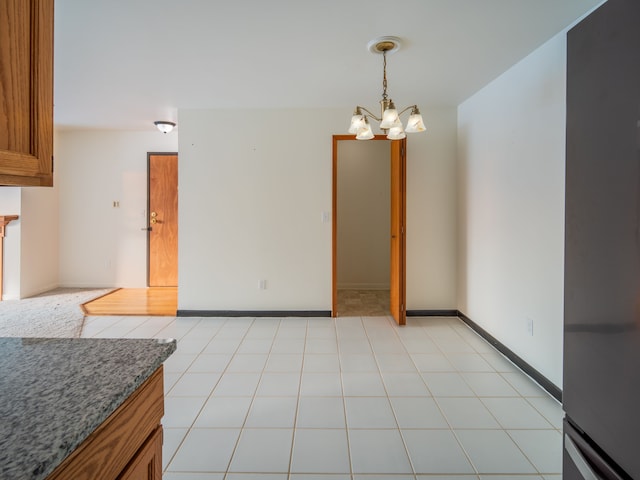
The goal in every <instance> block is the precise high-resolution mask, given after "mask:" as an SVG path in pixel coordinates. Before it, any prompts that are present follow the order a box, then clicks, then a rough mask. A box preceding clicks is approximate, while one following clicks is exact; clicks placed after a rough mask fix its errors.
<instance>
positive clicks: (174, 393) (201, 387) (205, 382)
mask: <svg viewBox="0 0 640 480" xmlns="http://www.w3.org/2000/svg"><path fill="white" fill-rule="evenodd" d="M218 380H220V374H219V373H185V374H183V375H182V376H181V377H180V379H179V380H178V381H177V382H176V383H175V385H174V386H173V388H172V389H171V391H170V392H169V396H171V397H208V396H209V395H210V394H211V392H212V391H213V389H214V387H215V386H216V384H217V383H218Z"/></svg>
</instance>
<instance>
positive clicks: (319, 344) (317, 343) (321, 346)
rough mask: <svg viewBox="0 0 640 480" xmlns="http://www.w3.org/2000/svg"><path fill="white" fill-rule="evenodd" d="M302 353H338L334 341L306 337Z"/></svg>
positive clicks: (336, 344)
mask: <svg viewBox="0 0 640 480" xmlns="http://www.w3.org/2000/svg"><path fill="white" fill-rule="evenodd" d="M304 351H305V353H338V343H337V341H336V340H335V339H327V338H312V337H311V338H309V337H307V341H306V343H305V350H304Z"/></svg>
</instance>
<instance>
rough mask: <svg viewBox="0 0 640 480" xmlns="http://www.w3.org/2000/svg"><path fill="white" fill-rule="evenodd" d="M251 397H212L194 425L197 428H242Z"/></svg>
mask: <svg viewBox="0 0 640 480" xmlns="http://www.w3.org/2000/svg"><path fill="white" fill-rule="evenodd" d="M250 405H251V397H210V398H209V399H208V400H207V401H206V403H205V404H204V407H203V408H202V411H201V412H200V414H199V415H198V418H197V419H196V421H195V423H194V425H193V426H194V427H195V428H241V427H242V426H243V425H244V422H245V419H246V417H247V413H248V412H249V406H250Z"/></svg>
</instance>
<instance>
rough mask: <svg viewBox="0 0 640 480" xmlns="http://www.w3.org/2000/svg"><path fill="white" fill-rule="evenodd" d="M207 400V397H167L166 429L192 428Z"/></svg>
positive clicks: (165, 407)
mask: <svg viewBox="0 0 640 480" xmlns="http://www.w3.org/2000/svg"><path fill="white" fill-rule="evenodd" d="M206 400H207V398H206V397H165V399H164V417H163V418H162V425H164V427H165V428H188V427H190V426H191V425H192V424H193V422H194V420H195V419H196V417H197V416H198V413H199V412H200V409H201V408H202V406H203V405H204V402H205V401H206Z"/></svg>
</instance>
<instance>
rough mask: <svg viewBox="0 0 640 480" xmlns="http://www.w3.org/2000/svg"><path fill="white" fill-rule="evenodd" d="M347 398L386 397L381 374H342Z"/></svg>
mask: <svg viewBox="0 0 640 480" xmlns="http://www.w3.org/2000/svg"><path fill="white" fill-rule="evenodd" d="M342 385H343V388H344V395H345V397H363V396H364V397H372V396H386V395H387V393H386V390H385V388H384V383H383V382H382V377H381V376H380V374H379V373H346V372H343V373H342Z"/></svg>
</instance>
